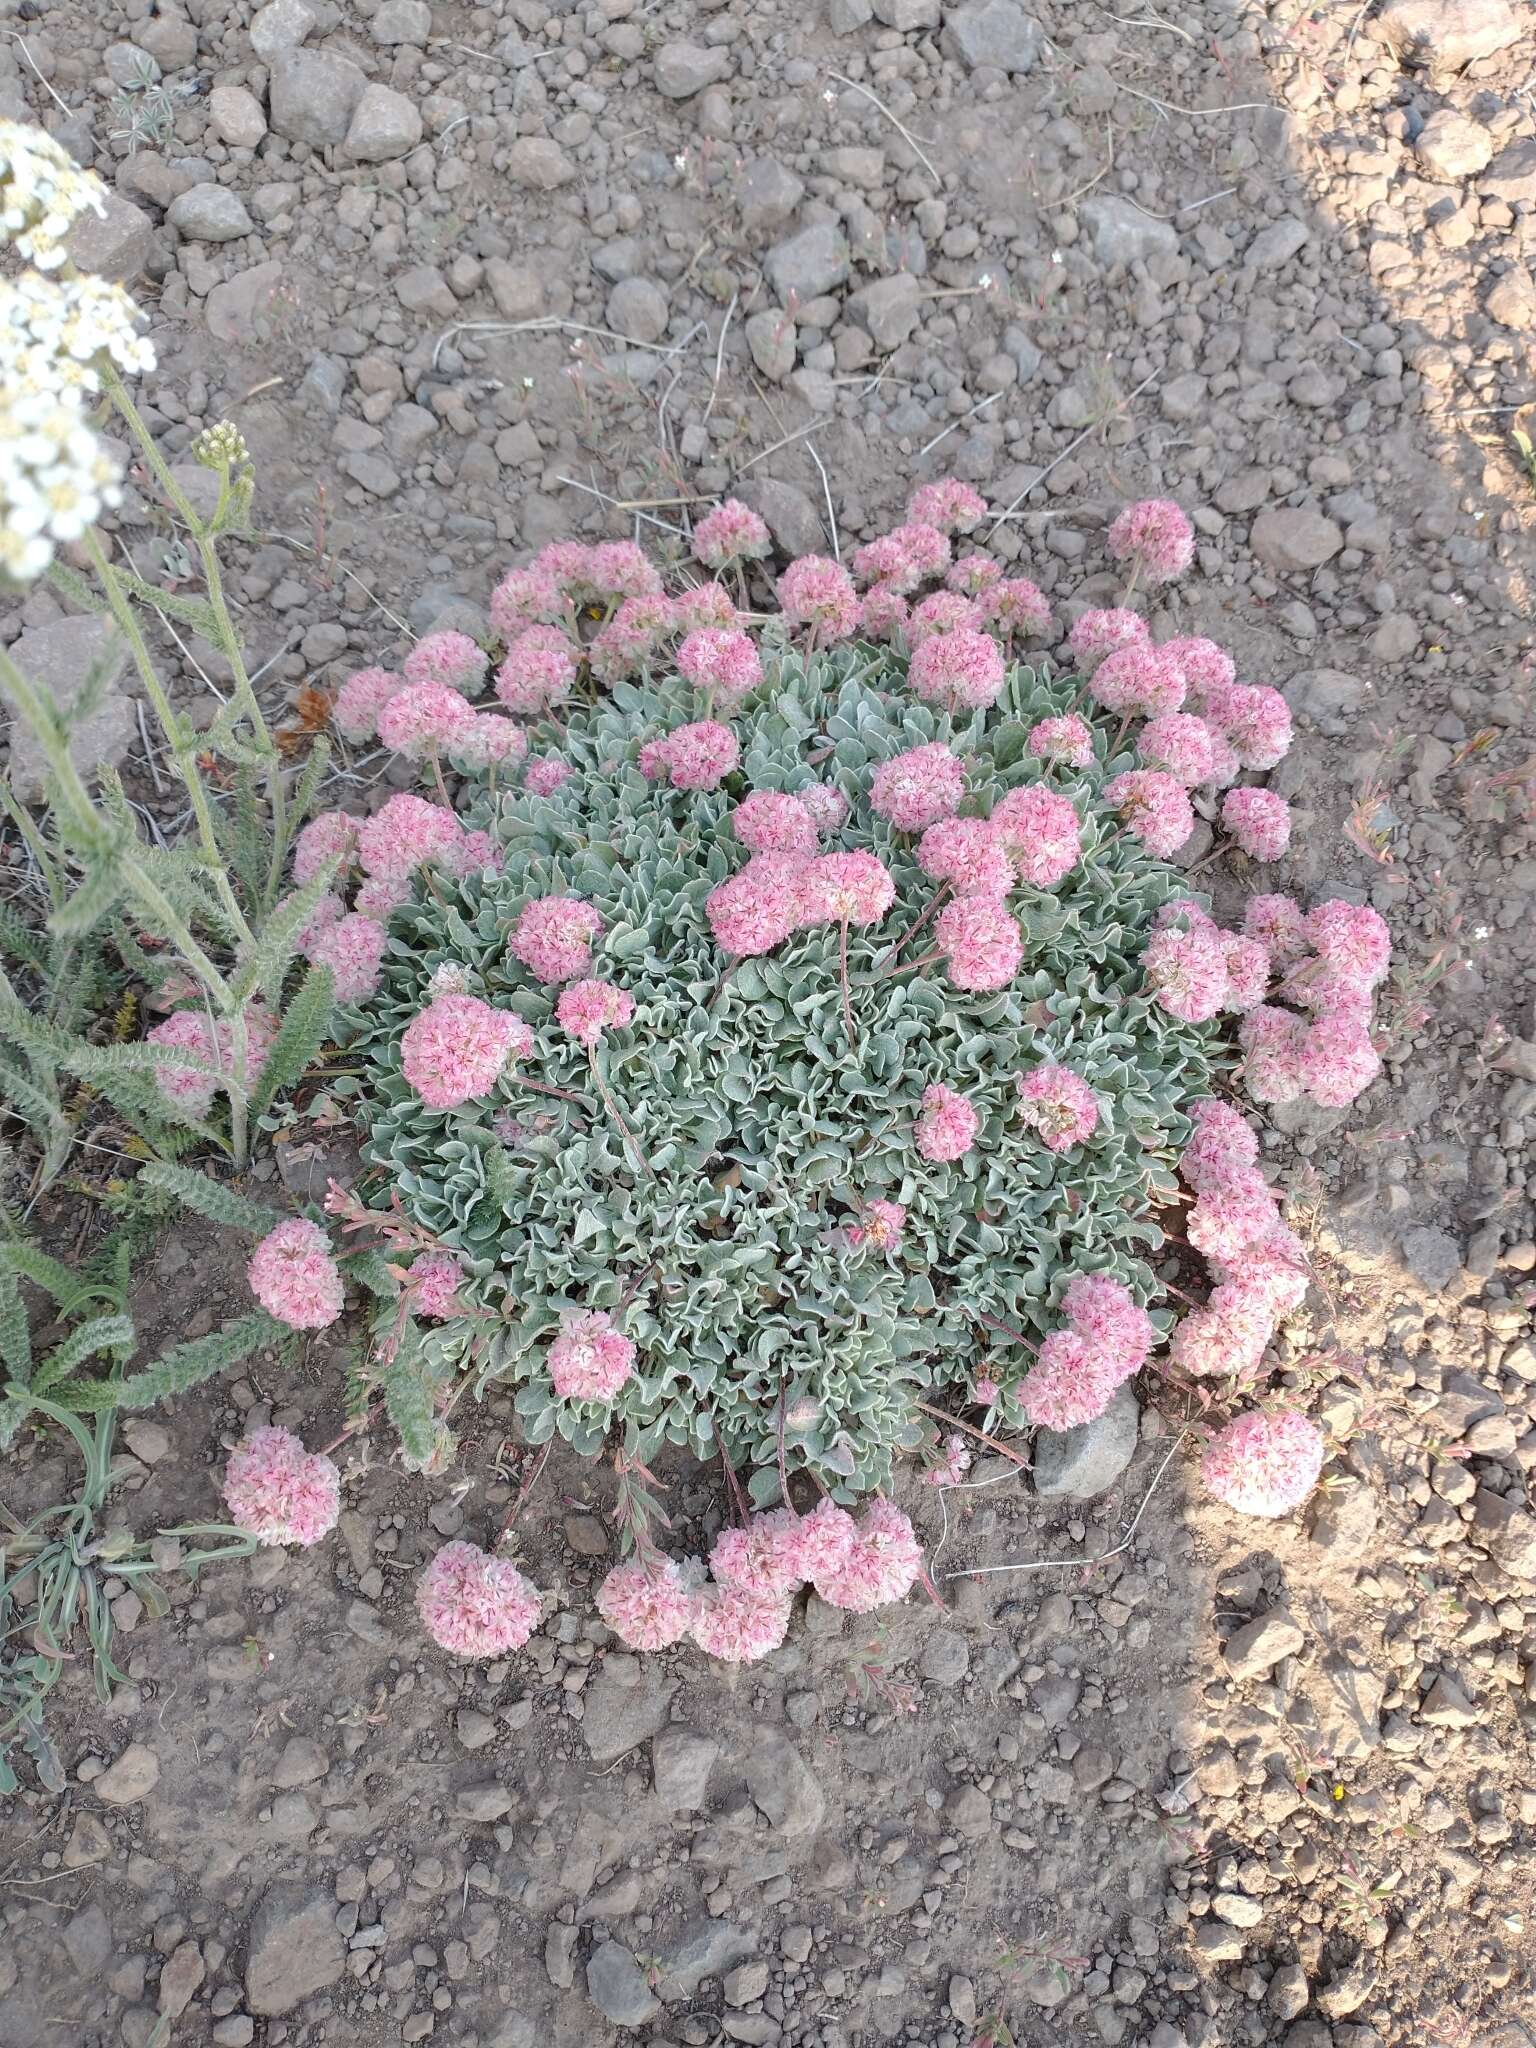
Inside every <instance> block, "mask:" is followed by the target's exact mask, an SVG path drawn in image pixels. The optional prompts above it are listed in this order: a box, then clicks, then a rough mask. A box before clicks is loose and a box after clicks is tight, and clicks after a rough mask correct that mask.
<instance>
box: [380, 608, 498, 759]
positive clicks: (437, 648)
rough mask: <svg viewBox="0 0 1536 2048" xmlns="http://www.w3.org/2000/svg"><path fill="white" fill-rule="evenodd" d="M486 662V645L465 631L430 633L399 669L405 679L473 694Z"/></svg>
mask: <svg viewBox="0 0 1536 2048" xmlns="http://www.w3.org/2000/svg"><path fill="white" fill-rule="evenodd" d="M489 665H490V664H489V662H488V660H487V658H486V653H485V649H484V648H483V647H481V646H480V645H479V644H478V642H476V641H474V640H471V639H470V637H469V635H468V634H467V633H454V632H444V633H429V634H428V635H427V637H426V638H425V639H424V640H418V641H417V643H416V645H415V646H414V647H413V648H412V649H411V651H410V653H409V654H408V655H407V656H406V657H405V661H404V663H403V665H402V673H403V675H404V678H405V681H406V682H407V683H410V684H413V685H417V686H420V685H422V684H426V685H429V686H431V687H433V688H436V689H448V690H454V691H457V692H458V693H459V694H460V695H461V696H465V697H472V696H473V695H474V694H475V692H476V690H478V689H479V688H480V686H481V684H482V683H483V682H484V681H485V672H486V669H487V668H488V667H489ZM385 744H386V745H388V744H390V742H388V741H386V742H385Z"/></svg>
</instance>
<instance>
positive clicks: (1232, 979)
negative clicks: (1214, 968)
mask: <svg viewBox="0 0 1536 2048" xmlns="http://www.w3.org/2000/svg"><path fill="white" fill-rule="evenodd" d="M1221 950H1222V957H1223V958H1224V959H1225V961H1226V963H1227V993H1226V997H1225V999H1224V1001H1223V1003H1222V1008H1223V1009H1224V1010H1233V1011H1236V1012H1237V1013H1238V1014H1239V1015H1241V1014H1242V1013H1243V1012H1245V1011H1248V1010H1252V1009H1254V1008H1256V1007H1257V1005H1258V1004H1260V1003H1262V1002H1263V1000H1264V997H1265V994H1266V992H1267V991H1268V988H1269V954H1268V953H1267V952H1266V951H1265V949H1264V948H1263V946H1261V945H1260V944H1259V942H1258V940H1257V939H1247V938H1244V937H1243V935H1242V934H1241V933H1240V932H1223V933H1222V935H1221Z"/></svg>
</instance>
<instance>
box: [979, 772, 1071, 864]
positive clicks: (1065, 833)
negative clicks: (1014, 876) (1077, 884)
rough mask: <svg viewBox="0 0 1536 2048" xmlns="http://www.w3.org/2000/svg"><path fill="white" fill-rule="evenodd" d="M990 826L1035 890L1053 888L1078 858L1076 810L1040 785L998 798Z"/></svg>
mask: <svg viewBox="0 0 1536 2048" xmlns="http://www.w3.org/2000/svg"><path fill="white" fill-rule="evenodd" d="M992 825H993V829H994V830H995V831H996V833H997V835H998V837H999V838H1000V839H1001V840H1002V842H1003V845H1004V846H1005V847H1006V848H1007V849H1008V853H1009V855H1010V857H1011V858H1012V860H1013V864H1014V866H1015V867H1016V868H1017V869H1018V871H1019V874H1020V876H1021V877H1022V879H1023V880H1024V881H1026V882H1029V883H1031V884H1033V886H1034V887H1035V888H1037V889H1054V888H1055V886H1056V884H1057V883H1058V882H1059V881H1061V879H1062V878H1063V876H1065V875H1069V874H1070V873H1071V872H1072V870H1073V868H1075V867H1076V866H1077V863H1078V860H1079V858H1080V857H1081V854H1082V850H1083V849H1082V829H1081V827H1080V826H1079V824H1078V818H1077V810H1076V807H1075V806H1074V805H1073V803H1072V801H1071V799H1070V798H1069V797H1064V796H1062V795H1061V794H1060V793H1059V792H1058V791H1056V790H1054V789H1047V788H1045V786H1044V785H1043V784H1042V783H1038V782H1034V783H1027V784H1026V785H1025V786H1024V787H1023V788H1022V789H1010V790H1009V791H1008V793H1007V795H1006V796H1003V797H999V799H998V801H997V803H996V804H995V805H994V806H993V810H992Z"/></svg>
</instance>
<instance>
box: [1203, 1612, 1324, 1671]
mask: <svg viewBox="0 0 1536 2048" xmlns="http://www.w3.org/2000/svg"><path fill="white" fill-rule="evenodd" d="M1306 1640H1307V1639H1306V1636H1305V1634H1304V1633H1303V1632H1302V1630H1301V1629H1300V1628H1298V1627H1297V1625H1296V1623H1295V1622H1294V1621H1293V1620H1292V1619H1291V1617H1290V1616H1289V1615H1288V1614H1286V1613H1283V1612H1282V1611H1281V1610H1280V1609H1279V1608H1271V1609H1270V1611H1269V1612H1268V1613H1267V1614H1260V1615H1257V1616H1256V1617H1255V1618H1254V1619H1253V1620H1252V1621H1250V1622H1245V1623H1244V1625H1243V1626H1242V1627H1241V1628H1240V1629H1235V1630H1234V1631H1233V1633H1232V1634H1231V1635H1230V1636H1229V1637H1228V1638H1227V1642H1226V1647H1225V1648H1224V1649H1223V1650H1222V1653H1221V1654H1222V1657H1223V1659H1224V1660H1225V1663H1226V1666H1227V1669H1228V1670H1229V1671H1230V1672H1231V1673H1232V1676H1233V1677H1234V1678H1262V1677H1263V1676H1264V1674H1265V1672H1267V1671H1269V1670H1271V1669H1272V1668H1273V1667H1274V1666H1275V1665H1276V1664H1278V1663H1279V1662H1280V1660H1281V1658H1282V1657H1294V1656H1295V1654H1296V1652H1297V1651H1298V1650H1299V1649H1301V1647H1302V1645H1303V1644H1304V1643H1305V1642H1306Z"/></svg>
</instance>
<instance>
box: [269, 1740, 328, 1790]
mask: <svg viewBox="0 0 1536 2048" xmlns="http://www.w3.org/2000/svg"><path fill="white" fill-rule="evenodd" d="M330 1768H331V1760H330V1758H329V1757H328V1756H327V1755H326V1753H325V1751H324V1750H323V1749H322V1748H321V1747H320V1745H319V1743H318V1742H316V1741H314V1740H313V1739H312V1738H311V1737H310V1736H308V1735H290V1736H289V1738H288V1740H287V1741H286V1742H285V1743H284V1744H283V1753H282V1755H281V1756H280V1757H279V1758H278V1760H277V1765H276V1768H275V1769H274V1770H273V1773H272V1782H273V1784H274V1785H276V1786H278V1787H279V1788H280V1789H281V1790H282V1791H284V1792H291V1791H292V1790H293V1789H294V1787H295V1786H297V1785H314V1784H317V1783H318V1782H319V1780H320V1779H321V1778H323V1777H324V1776H325V1774H326V1772H327V1771H328V1770H329V1769H330Z"/></svg>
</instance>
